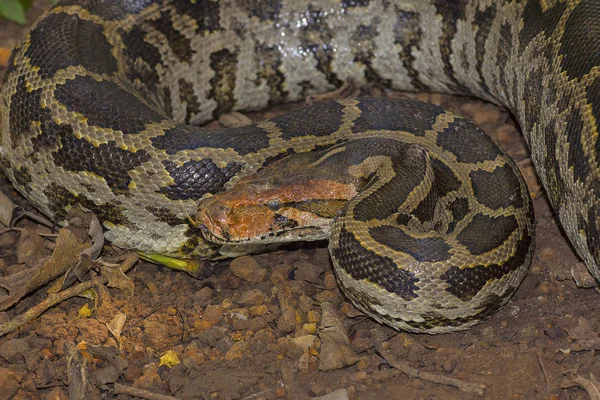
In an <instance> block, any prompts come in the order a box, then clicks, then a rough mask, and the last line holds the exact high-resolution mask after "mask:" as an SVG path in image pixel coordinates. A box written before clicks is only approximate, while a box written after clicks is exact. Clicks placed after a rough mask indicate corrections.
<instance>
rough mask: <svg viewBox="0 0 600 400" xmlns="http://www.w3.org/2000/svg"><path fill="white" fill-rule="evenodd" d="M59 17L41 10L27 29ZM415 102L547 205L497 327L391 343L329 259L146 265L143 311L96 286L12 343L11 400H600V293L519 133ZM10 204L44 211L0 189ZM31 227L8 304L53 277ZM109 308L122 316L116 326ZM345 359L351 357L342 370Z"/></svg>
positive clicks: (17, 258)
mask: <svg viewBox="0 0 600 400" xmlns="http://www.w3.org/2000/svg"><path fill="white" fill-rule="evenodd" d="M46 6H47V3H37V2H36V4H35V6H34V9H33V10H31V11H30V13H29V19H28V20H29V21H33V20H34V18H35V16H36V15H37V14H39V13H40V10H41V9H43V8H44V7H46ZM24 30H25V28H23V27H20V26H18V25H15V24H12V23H8V22H0V46H1V47H6V48H10V47H12V46H13V45H14V44H15V42H16V40H17V39H18V38H19V37H20V36H21V35H22V33H23V32H24ZM2 72H3V71H2ZM408 96H410V97H416V98H419V99H421V100H425V101H429V102H433V103H438V104H441V105H444V106H446V107H447V108H449V109H451V110H453V111H455V112H457V113H458V114H460V115H463V116H466V117H468V118H471V119H473V120H474V121H475V122H476V123H477V124H478V125H479V126H480V127H482V128H483V129H484V130H485V131H486V132H487V133H489V134H490V135H492V136H493V137H494V138H496V140H498V141H499V142H500V143H501V145H502V146H503V147H504V148H505V149H507V150H508V152H509V153H510V155H511V156H512V157H513V158H514V159H515V160H516V161H517V163H518V165H519V166H520V167H521V170H522V172H523V174H524V176H525V178H526V180H527V183H528V185H529V188H530V191H531V193H532V195H533V196H534V204H535V213H536V219H537V231H536V244H537V246H536V251H535V256H534V259H533V264H532V266H531V270H530V273H529V275H528V276H527V278H526V279H525V281H524V282H523V284H522V285H521V287H520V288H519V290H518V291H517V293H516V295H515V296H514V297H513V299H512V300H511V301H510V302H509V303H508V305H507V306H506V307H505V308H504V309H503V310H501V311H500V312H499V313H497V314H496V315H494V316H493V317H492V318H491V319H490V320H489V321H487V322H485V323H482V324H481V325H479V326H477V327H475V328H473V329H471V330H469V331H466V332H461V333H455V334H446V335H438V336H429V335H416V334H407V333H398V332H395V331H393V330H391V329H389V328H386V327H383V326H381V325H379V324H377V323H375V322H374V321H372V320H370V319H369V318H365V317H364V316H361V315H358V313H357V312H356V310H355V309H354V308H353V307H352V306H351V305H350V304H349V302H348V300H346V299H345V298H344V296H343V295H342V294H341V292H340V291H339V289H338V288H337V285H336V283H335V279H334V275H333V271H332V268H331V264H330V261H329V257H328V253H327V249H326V247H325V245H324V244H305V245H301V246H297V248H296V249H294V250H280V251H276V252H271V253H266V254H261V255H257V256H252V257H241V258H238V259H237V260H235V261H233V262H231V263H221V264H219V265H218V266H217V268H216V270H215V271H214V274H213V275H212V276H210V277H209V278H207V279H196V278H194V277H192V276H190V275H188V274H186V273H182V272H175V271H173V270H170V269H167V268H164V267H161V266H157V265H153V264H149V263H145V262H140V263H138V264H137V265H136V266H135V267H134V268H133V269H131V270H130V271H129V272H128V273H127V277H128V278H129V279H130V280H131V282H133V285H134V292H133V293H134V294H133V295H131V294H126V292H127V291H126V290H121V289H116V288H110V287H106V288H105V289H104V287H103V286H101V285H96V286H94V287H95V289H96V290H95V293H92V296H91V297H90V296H89V292H88V296H87V297H83V296H80V297H72V298H69V299H67V300H65V301H62V302H59V303H58V304H57V305H55V306H54V307H52V308H50V309H49V310H47V311H46V312H44V313H43V314H42V315H41V316H39V317H36V318H34V319H33V320H32V321H31V322H29V323H27V324H25V325H23V326H22V327H20V328H19V329H18V330H16V331H13V332H11V333H9V334H6V335H4V336H1V337H0V388H1V390H0V400H3V399H11V398H13V399H30V398H31V399H38V398H42V399H65V398H67V397H68V396H69V394H70V395H71V396H75V395H76V394H74V393H73V392H72V391H71V393H70V392H69V386H68V382H69V380H68V379H69V378H68V376H69V375H73V371H77V368H76V367H74V361H73V360H75V361H79V362H80V363H82V364H83V365H84V367H82V368H83V369H82V368H79V371H81V370H85V371H86V372H87V373H89V377H90V379H91V381H92V382H93V385H94V388H95V389H94V390H93V391H92V392H88V394H87V395H86V396H88V397H89V398H100V397H102V398H119V399H129V398H132V397H131V395H130V394H126V393H133V392H132V391H131V390H133V389H132V388H136V389H143V390H146V392H143V393H138V395H139V396H140V397H145V398H173V397H160V396H159V395H163V396H174V398H181V399H276V398H289V399H305V398H312V397H319V396H325V395H327V394H330V393H331V394H330V395H329V396H331V397H323V398H331V399H345V398H350V399H382V398H387V399H470V398H476V397H480V396H479V395H477V394H470V393H468V392H466V391H465V390H468V388H465V387H462V388H457V387H454V386H451V385H448V384H447V382H446V383H444V382H440V380H439V379H438V380H437V382H440V383H434V381H436V379H437V378H439V377H442V378H441V379H442V380H444V379H447V378H451V379H457V380H460V381H461V382H463V383H464V382H466V383H471V384H481V385H482V386H477V387H478V388H479V389H482V394H483V398H488V399H588V398H592V399H599V398H600V397H599V393H600V389H599V387H600V385H598V384H597V382H596V381H595V379H594V377H597V376H600V357H598V356H597V355H596V351H597V350H600V339H599V338H598V321H597V311H596V310H597V305H598V303H599V300H600V293H599V292H598V290H597V288H593V287H592V288H578V286H577V284H576V282H575V280H574V278H573V273H572V270H574V271H575V272H574V274H575V275H576V276H579V275H577V274H579V272H578V271H580V269H581V267H582V264H581V263H580V261H579V259H578V258H577V256H576V255H575V254H574V253H573V251H572V249H571V247H570V245H569V244H568V243H567V241H566V239H565V236H564V235H563V233H562V232H561V230H560V228H559V227H558V226H557V223H556V220H555V218H554V215H553V212H552V210H551V209H550V208H549V206H548V202H547V199H546V197H545V195H544V194H543V193H542V191H541V189H540V186H539V183H538V181H537V178H536V175H535V172H534V170H533V167H532V165H531V161H530V159H529V155H528V152H527V150H526V147H525V143H524V141H523V139H522V138H521V137H520V135H519V132H518V129H517V128H516V127H515V123H514V121H513V120H512V118H511V117H510V115H509V114H507V113H506V112H505V111H503V110H501V109H498V108H496V107H494V106H493V105H490V104H487V103H483V102H480V101H476V100H473V99H468V98H461V97H452V96H440V95H408ZM286 108H288V107H280V108H278V109H275V110H271V111H269V112H267V113H256V114H253V115H251V118H253V119H256V120H260V119H262V118H263V117H265V116H273V114H274V113H278V112H281V111H282V110H284V109H286ZM0 190H1V191H2V192H4V193H5V194H7V195H9V196H10V197H11V198H12V199H14V201H15V202H16V203H18V204H20V205H23V206H24V207H25V208H26V209H28V210H33V209H32V208H31V206H29V205H27V202H26V201H24V200H23V199H22V198H20V197H19V196H18V194H17V193H16V192H15V191H14V189H13V188H12V187H11V186H10V184H9V183H8V182H7V180H6V178H5V177H3V176H1V175H0ZM17 227H18V228H20V229H19V230H11V231H3V234H1V235H0V295H1V294H2V292H1V290H2V289H1V288H2V287H3V285H2V282H4V281H3V279H5V278H7V277H8V276H9V275H11V274H15V273H17V272H19V271H21V270H22V269H23V268H25V267H26V266H27V265H34V264H36V263H39V262H40V260H42V259H43V258H44V257H47V256H48V255H49V254H50V252H51V250H52V249H53V248H55V246H56V245H55V243H54V238H52V237H45V238H42V237H41V236H37V235H36V232H38V233H40V232H41V233H48V229H47V228H45V227H43V226H41V225H37V224H36V223H35V222H33V221H31V220H28V219H22V220H20V221H19V222H18V224H17ZM0 231H2V229H1V227H0ZM32 232H33V233H32ZM32 235H33V237H34V238H33V239H32ZM38 238H39V239H38ZM34 242H35V243H37V246H34V245H33V244H32V243H34ZM32 249H35V252H33V251H32ZM105 251H106V252H107V254H108V253H109V252H110V251H111V249H110V248H108V247H107V249H106V250H105ZM59 279H62V278H59ZM578 279H579V282H580V286H585V282H583V283H581V282H582V280H583V279H584V278H578ZM49 288H50V284H49V285H46V286H43V287H42V288H41V289H39V290H37V291H35V292H34V293H33V294H31V295H29V296H27V297H25V298H23V299H22V300H21V301H19V302H18V303H17V304H15V305H13V306H12V307H10V308H9V309H8V310H6V311H5V312H0V324H2V323H5V322H8V321H9V320H13V319H14V318H15V317H17V316H19V315H21V314H23V313H24V312H26V311H27V310H29V309H31V308H32V307H33V306H35V305H36V304H38V303H40V302H41V301H43V300H44V299H46V297H47V295H48V294H47V291H48V289H49ZM4 294H6V293H4ZM100 304H110V317H111V318H107V316H106V307H104V308H103V307H102V306H101V305H100ZM328 304H332V305H333V314H334V315H336V314H337V315H339V316H340V317H341V321H342V323H343V327H344V328H345V329H346V330H347V332H348V338H349V340H348V342H346V343H345V345H339V343H338V345H334V346H333V347H332V346H331V343H329V342H328V341H327V339H326V338H325V337H324V335H323V332H321V334H319V332H318V329H319V327H320V326H321V322H322V318H323V316H324V315H327V316H328V317H327V318H330V317H329V315H330V314H331V313H332V310H330V308H329V307H328ZM88 310H91V312H86V311H88ZM102 310H104V312H102ZM115 316H119V317H120V318H122V319H121V321H123V320H124V325H122V324H117V325H118V327H119V328H118V329H115V325H111V322H114V320H115V319H114V318H112V317H115ZM107 321H108V323H107ZM333 321H334V323H333V324H334V325H335V321H337V320H335V318H334V320H333ZM329 323H331V320H329ZM325 336H326V335H325ZM71 345H77V349H78V350H79V351H77V350H75V351H73V350H72V348H71V347H72V346H71ZM70 346H71V347H70ZM341 352H342V353H343V354H344V355H348V354H350V356H349V357H345V358H343V359H340V357H339V355H340V353H341ZM384 353H385V355H386V358H385V359H384V357H383V356H382V354H384ZM336 357H337V358H336ZM394 360H396V361H397V363H395V362H394ZM338 364H339V365H338ZM350 364H351V365H350ZM344 365H346V366H344ZM340 367H341V368H340ZM74 368H75V369H74ZM402 368H404V371H407V372H409V373H413V376H410V377H409V376H407V375H406V374H404V373H403V372H402V371H401V369H402ZM321 369H325V370H326V371H323V370H321ZM415 374H417V375H419V374H420V375H419V377H415ZM72 379H73V378H72ZM74 385H75V383H74V384H73V386H72V387H71V389H72V388H73V387H74ZM483 386H484V387H485V388H483ZM332 392H333V393H332ZM118 393H121V394H118ZM152 396H155V397H152Z"/></svg>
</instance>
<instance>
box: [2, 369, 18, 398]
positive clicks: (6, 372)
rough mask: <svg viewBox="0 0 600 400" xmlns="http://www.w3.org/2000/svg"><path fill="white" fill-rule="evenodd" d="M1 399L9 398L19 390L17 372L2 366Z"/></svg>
mask: <svg viewBox="0 0 600 400" xmlns="http://www.w3.org/2000/svg"><path fill="white" fill-rule="evenodd" d="M0 388H2V390H0V400H8V399H10V398H11V397H12V396H14V395H15V394H16V393H17V391H18V390H19V379H18V377H17V374H15V373H14V372H13V371H11V370H10V369H7V368H0Z"/></svg>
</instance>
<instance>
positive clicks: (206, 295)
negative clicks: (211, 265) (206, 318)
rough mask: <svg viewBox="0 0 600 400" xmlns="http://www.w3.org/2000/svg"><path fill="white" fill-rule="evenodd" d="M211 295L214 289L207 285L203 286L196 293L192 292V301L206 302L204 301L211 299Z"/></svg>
mask: <svg viewBox="0 0 600 400" xmlns="http://www.w3.org/2000/svg"><path fill="white" fill-rule="evenodd" d="M213 296H214V291H213V289H211V288H209V287H208V286H205V287H203V288H202V289H200V290H198V291H197V292H196V293H194V294H193V298H194V301H195V302H196V303H199V304H201V305H203V304H206V302H208V301H209V300H210V299H212V297H213Z"/></svg>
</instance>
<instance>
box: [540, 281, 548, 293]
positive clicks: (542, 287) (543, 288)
mask: <svg viewBox="0 0 600 400" xmlns="http://www.w3.org/2000/svg"><path fill="white" fill-rule="evenodd" d="M539 291H540V293H544V294H546V293H549V292H550V284H549V283H548V282H542V283H541V284H540V286H539Z"/></svg>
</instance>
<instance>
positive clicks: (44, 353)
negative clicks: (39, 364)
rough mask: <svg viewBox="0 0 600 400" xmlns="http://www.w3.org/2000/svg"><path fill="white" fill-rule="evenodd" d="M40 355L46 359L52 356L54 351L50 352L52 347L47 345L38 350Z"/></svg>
mask: <svg viewBox="0 0 600 400" xmlns="http://www.w3.org/2000/svg"><path fill="white" fill-rule="evenodd" d="M40 355H41V356H42V357H43V358H44V359H46V360H50V359H52V358H54V353H53V352H52V349H50V348H48V347H44V348H43V349H42V350H40Z"/></svg>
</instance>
